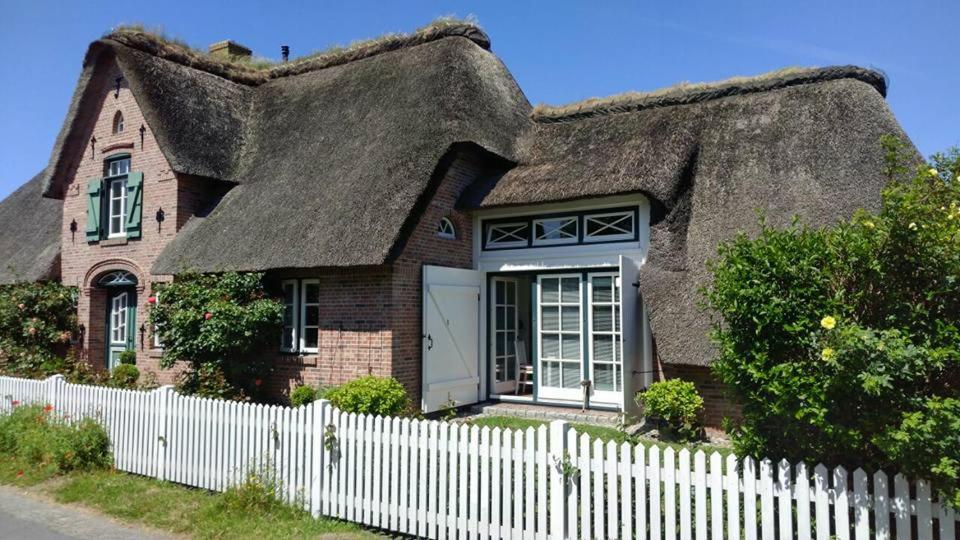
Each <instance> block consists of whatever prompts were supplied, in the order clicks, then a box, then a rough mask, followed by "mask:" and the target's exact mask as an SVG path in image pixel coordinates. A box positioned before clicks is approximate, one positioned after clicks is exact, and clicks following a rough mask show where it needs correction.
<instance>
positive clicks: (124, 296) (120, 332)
mask: <svg viewBox="0 0 960 540" xmlns="http://www.w3.org/2000/svg"><path fill="white" fill-rule="evenodd" d="M129 295H130V293H127V292H119V293H116V294H114V295H113V296H111V298H110V313H109V314H108V317H109V319H110V325H109V328H107V336H108V338H109V342H110V343H109V349H108V353H107V369H113V368H115V367H116V366H118V365H120V354H121V353H123V352H124V351H126V350H127V349H128V347H129V344H128V341H129V335H130V333H129V328H128V327H129V325H130V321H129V320H128V310H127V307H128V305H129V304H130V299H129Z"/></svg>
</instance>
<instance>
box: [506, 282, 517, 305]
mask: <svg viewBox="0 0 960 540" xmlns="http://www.w3.org/2000/svg"><path fill="white" fill-rule="evenodd" d="M504 285H505V286H506V288H507V303H508V304H511V305H513V304H516V303H517V284H516V283H504Z"/></svg>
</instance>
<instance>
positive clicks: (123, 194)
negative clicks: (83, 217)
mask: <svg viewBox="0 0 960 540" xmlns="http://www.w3.org/2000/svg"><path fill="white" fill-rule="evenodd" d="M116 185H119V186H120V192H119V195H114V192H113V191H114V189H113V188H114V186H116ZM116 201H119V202H120V214H119V215H117V214H114V211H113V206H114V204H113V203H114V202H116ZM118 218H119V225H118V228H117V229H115V228H114V226H113V221H114V219H118ZM107 231H108V234H107V238H119V237H123V236H126V235H127V178H126V176H121V177H118V178H112V179H109V180H107Z"/></svg>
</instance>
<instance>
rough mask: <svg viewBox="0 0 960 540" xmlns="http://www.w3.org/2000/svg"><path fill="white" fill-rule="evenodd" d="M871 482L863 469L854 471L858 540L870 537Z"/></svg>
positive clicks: (854, 499) (854, 509) (854, 510)
mask: <svg viewBox="0 0 960 540" xmlns="http://www.w3.org/2000/svg"><path fill="white" fill-rule="evenodd" d="M869 490H870V481H869V480H868V479H867V473H866V472H864V470H863V469H859V468H858V469H857V470H855V471H853V519H854V525H853V528H854V532H855V538H856V539H857V540H867V539H868V538H869V537H870V503H869V501H868V499H869V497H870V492H869Z"/></svg>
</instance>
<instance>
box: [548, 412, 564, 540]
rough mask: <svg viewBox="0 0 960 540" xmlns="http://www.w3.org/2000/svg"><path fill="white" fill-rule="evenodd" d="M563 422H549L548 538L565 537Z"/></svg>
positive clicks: (556, 539)
mask: <svg viewBox="0 0 960 540" xmlns="http://www.w3.org/2000/svg"><path fill="white" fill-rule="evenodd" d="M569 427H570V426H569V424H567V422H565V421H563V420H554V421H552V422H550V449H549V452H550V453H549V458H550V459H549V462H548V465H547V467H548V468H549V470H550V538H552V539H555V540H561V539H563V538H566V537H567V530H566V526H567V482H566V478H565V475H564V473H565V472H566V471H565V469H566V467H564V464H565V463H566V460H567V459H568V458H567V430H568V429H569Z"/></svg>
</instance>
